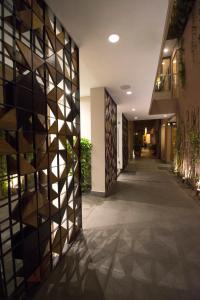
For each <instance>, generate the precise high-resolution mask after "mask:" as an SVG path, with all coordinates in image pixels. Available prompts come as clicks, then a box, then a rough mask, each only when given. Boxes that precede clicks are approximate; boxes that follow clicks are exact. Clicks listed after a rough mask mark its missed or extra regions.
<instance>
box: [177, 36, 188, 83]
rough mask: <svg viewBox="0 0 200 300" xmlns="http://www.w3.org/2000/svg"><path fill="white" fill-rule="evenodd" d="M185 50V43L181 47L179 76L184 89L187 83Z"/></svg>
mask: <svg viewBox="0 0 200 300" xmlns="http://www.w3.org/2000/svg"><path fill="white" fill-rule="evenodd" d="M184 51H185V50H184V48H183V41H182V42H181V47H180V49H179V67H178V74H179V78H180V82H181V86H182V88H184V87H185V82H186V71H185V62H184Z"/></svg>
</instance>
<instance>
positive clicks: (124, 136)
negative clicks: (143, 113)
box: [122, 114, 128, 169]
mask: <svg viewBox="0 0 200 300" xmlns="http://www.w3.org/2000/svg"><path fill="white" fill-rule="evenodd" d="M122 153H123V169H125V168H126V167H127V165H128V120H127V119H126V117H125V115H124V114H122Z"/></svg>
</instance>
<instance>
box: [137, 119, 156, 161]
mask: <svg viewBox="0 0 200 300" xmlns="http://www.w3.org/2000/svg"><path fill="white" fill-rule="evenodd" d="M160 126H161V121H160V120H143V121H134V122H133V155H134V156H135V158H140V157H145V158H160V144H161V143H160V140H161V139H160Z"/></svg>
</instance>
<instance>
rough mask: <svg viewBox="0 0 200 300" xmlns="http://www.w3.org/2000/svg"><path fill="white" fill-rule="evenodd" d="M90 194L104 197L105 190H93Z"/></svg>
mask: <svg viewBox="0 0 200 300" xmlns="http://www.w3.org/2000/svg"><path fill="white" fill-rule="evenodd" d="M90 194H91V195H93V196H97V197H102V198H105V197H106V193H105V192H95V191H91V192H90Z"/></svg>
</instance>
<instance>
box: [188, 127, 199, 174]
mask: <svg viewBox="0 0 200 300" xmlns="http://www.w3.org/2000/svg"><path fill="white" fill-rule="evenodd" d="M188 136H189V143H190V149H191V151H190V153H191V171H192V177H193V178H194V179H195V180H196V164H197V163H198V162H199V160H200V138H199V132H198V130H197V129H195V128H191V129H190V131H189V133H188Z"/></svg>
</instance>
